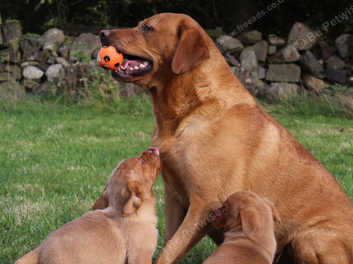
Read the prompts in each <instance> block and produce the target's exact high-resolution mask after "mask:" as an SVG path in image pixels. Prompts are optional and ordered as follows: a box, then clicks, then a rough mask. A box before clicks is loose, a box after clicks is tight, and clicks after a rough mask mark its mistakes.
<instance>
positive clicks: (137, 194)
mask: <svg viewBox="0 0 353 264" xmlns="http://www.w3.org/2000/svg"><path fill="white" fill-rule="evenodd" d="M127 187H128V189H129V192H130V197H129V198H128V200H127V202H126V203H125V205H124V208H123V214H124V215H125V216H128V215H131V214H133V213H135V212H136V211H137V209H139V208H140V206H141V204H142V197H141V193H142V192H141V188H140V186H139V185H138V184H136V183H135V182H129V183H128V186H127Z"/></svg>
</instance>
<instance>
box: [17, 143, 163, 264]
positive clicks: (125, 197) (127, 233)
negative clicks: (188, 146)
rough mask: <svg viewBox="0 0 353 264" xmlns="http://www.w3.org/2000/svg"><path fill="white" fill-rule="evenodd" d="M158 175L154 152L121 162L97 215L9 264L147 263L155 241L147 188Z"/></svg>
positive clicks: (65, 228)
mask: <svg viewBox="0 0 353 264" xmlns="http://www.w3.org/2000/svg"><path fill="white" fill-rule="evenodd" d="M159 170H160V159H159V152H158V150H157V149H156V148H151V149H149V150H147V151H145V152H143V153H142V154H141V155H140V156H139V157H137V158H132V159H127V160H124V161H122V162H121V163H120V164H119V165H118V167H117V168H116V169H115V170H114V171H113V173H112V175H111V177H110V179H109V181H108V183H107V185H106V187H105V189H104V192H103V194H102V195H101V196H100V197H99V199H98V200H97V201H96V203H95V205H94V206H93V209H102V210H94V211H91V212H89V213H87V214H85V215H83V216H82V217H80V218H78V219H76V220H74V221H72V222H70V223H67V224H65V225H64V226H62V227H61V228H59V229H58V230H56V231H54V232H53V233H51V234H50V235H49V236H48V237H47V239H46V240H44V241H43V243H42V244H41V245H40V246H39V247H38V248H36V249H35V250H33V251H31V252H29V253H28V254H26V255H24V256H23V257H22V258H20V259H19V260H17V261H16V263H15V264H63V263H65V264H71V263H72V264H90V263H92V264H97V263H104V264H126V263H131V264H136V263H139V264H142V263H143V264H146V263H152V254H153V252H154V250H155V248H156V246H157V236H158V231H157V229H156V223H157V217H156V214H155V208H154V206H155V199H154V195H153V192H152V186H153V184H154V182H155V180H156V178H157V175H158V173H159ZM142 241H143V243H141V242H142Z"/></svg>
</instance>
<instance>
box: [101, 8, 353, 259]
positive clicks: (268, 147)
mask: <svg viewBox="0 0 353 264" xmlns="http://www.w3.org/2000/svg"><path fill="white" fill-rule="evenodd" d="M100 34H101V41H102V44H103V45H104V46H108V45H113V46H114V47H115V48H116V49H117V50H118V51H119V52H122V53H123V54H124V57H125V60H124V62H123V63H122V64H121V65H120V67H119V68H118V69H117V70H115V71H113V72H112V74H113V76H114V77H116V78H117V79H119V80H122V81H126V82H134V83H136V84H138V85H140V86H142V87H143V88H144V89H145V90H146V91H148V92H149V93H150V94H151V97H152V102H153V111H154V115H155V121H156V122H155V131H154V135H153V139H152V144H153V145H154V146H156V147H158V148H159V149H160V152H161V160H162V176H163V179H164V184H165V206H166V212H165V214H166V215H165V217H166V237H165V239H166V241H167V242H166V245H165V248H164V249H163V251H162V253H161V254H160V256H159V257H158V259H157V260H156V263H158V264H167V263H175V262H177V260H179V259H180V258H181V257H182V256H183V255H184V254H185V253H186V252H187V250H188V249H189V248H191V247H192V246H193V245H194V244H195V243H197V242H198V241H199V240H200V238H201V237H202V236H204V235H205V234H209V235H211V237H212V238H213V239H214V240H215V241H216V242H218V243H219V242H221V241H222V238H221V236H220V235H219V234H217V232H215V231H214V230H210V229H209V226H205V225H202V224H200V223H202V222H203V219H202V215H203V213H202V212H203V210H204V208H205V207H207V206H208V205H209V204H212V203H214V202H224V201H225V200H226V199H227V198H228V196H230V195H231V194H232V193H234V192H237V191H240V190H249V191H253V192H255V193H257V194H259V195H260V196H261V197H267V198H268V199H269V200H270V201H271V202H272V203H273V204H274V205H275V207H276V208H277V210H278V211H279V214H280V217H281V219H282V225H281V226H279V227H278V228H277V229H276V239H277V247H278V252H281V251H282V249H283V248H288V247H289V248H291V249H292V252H293V255H294V258H295V260H296V262H297V263H303V264H304V263H310V264H315V263H321V264H331V263H332V264H335V263H340V264H348V263H353V256H352V254H353V250H352V247H353V206H352V204H351V201H350V199H349V197H348V196H347V195H346V194H345V193H344V191H343V190H342V188H341V187H340V185H339V184H338V183H337V181H336V180H335V178H334V177H333V176H332V175H331V174H330V172H329V171H328V170H327V169H326V168H325V167H324V166H323V165H322V164H320V162H318V161H317V160H316V159H315V158H314V157H313V156H312V155H311V154H310V153H309V152H308V151H307V150H305V149H304V147H302V146H301V145H300V144H299V143H298V141H297V140H296V139H295V138H294V137H293V136H292V135H291V134H290V133H289V132H288V131H287V130H286V129H285V128H283V127H282V126H281V125H280V124H278V123H277V122H276V121H275V120H274V119H273V118H272V117H271V116H269V115H268V114H266V113H265V112H264V111H262V110H261V109H260V107H259V106H258V105H257V104H256V101H255V99H254V98H253V97H252V96H251V95H250V94H249V93H248V91H247V90H246V89H245V88H244V87H243V85H242V84H241V83H240V82H239V80H238V79H237V78H236V76H234V74H233V73H232V71H231V69H230V68H229V66H228V65H227V62H226V61H225V59H224V58H223V56H222V54H221V53H220V52H219V50H218V49H217V47H216V45H215V44H214V42H213V41H212V40H211V38H210V37H209V36H208V35H207V34H206V32H205V31H204V30H203V29H202V28H201V26H200V25H199V24H198V23H197V22H196V21H195V20H193V19H192V18H190V17H189V16H186V15H183V14H174V13H162V14H158V15H155V16H152V17H150V18H147V19H145V20H143V21H141V22H140V23H138V25H137V26H136V27H134V28H131V29H116V30H103V31H102V32H101V33H100ZM280 261H281V260H280ZM283 262H284V261H283ZM285 263H286V262H285Z"/></svg>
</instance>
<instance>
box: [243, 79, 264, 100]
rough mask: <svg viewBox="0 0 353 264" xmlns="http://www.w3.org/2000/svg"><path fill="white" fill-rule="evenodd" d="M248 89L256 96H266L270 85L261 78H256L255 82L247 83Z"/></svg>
mask: <svg viewBox="0 0 353 264" xmlns="http://www.w3.org/2000/svg"><path fill="white" fill-rule="evenodd" d="M245 87H246V89H247V90H248V91H249V92H250V93H251V94H252V95H253V96H256V97H264V95H265V94H266V91H267V90H268V89H269V86H268V85H267V84H266V83H265V82H263V81H261V80H254V81H253V82H251V83H249V84H247V85H245Z"/></svg>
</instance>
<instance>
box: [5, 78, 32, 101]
mask: <svg viewBox="0 0 353 264" xmlns="http://www.w3.org/2000/svg"><path fill="white" fill-rule="evenodd" d="M25 97H26V92H25V89H24V87H23V86H22V85H20V84H19V83H18V82H15V81H5V82H0V100H3V101H5V102H17V101H19V100H23V99H24V98H25Z"/></svg>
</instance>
